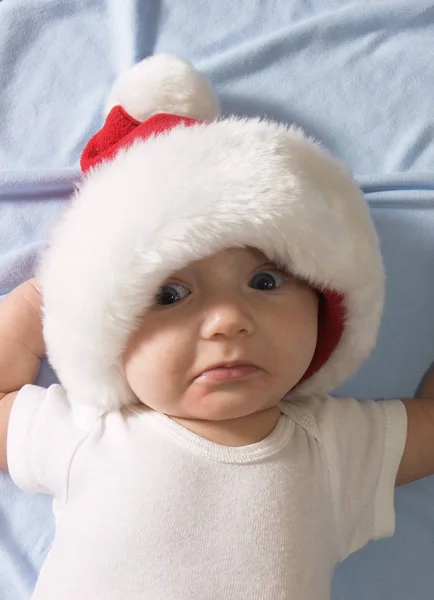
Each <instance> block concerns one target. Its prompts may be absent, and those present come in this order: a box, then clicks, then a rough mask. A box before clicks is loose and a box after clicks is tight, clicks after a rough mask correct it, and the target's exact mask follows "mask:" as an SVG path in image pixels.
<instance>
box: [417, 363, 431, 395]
mask: <svg viewBox="0 0 434 600" xmlns="http://www.w3.org/2000/svg"><path fill="white" fill-rule="evenodd" d="M416 398H434V362H433V363H432V365H431V366H430V368H429V369H428V371H427V372H426V373H425V375H424V376H423V378H422V381H421V382H420V384H419V387H418V389H417V392H416Z"/></svg>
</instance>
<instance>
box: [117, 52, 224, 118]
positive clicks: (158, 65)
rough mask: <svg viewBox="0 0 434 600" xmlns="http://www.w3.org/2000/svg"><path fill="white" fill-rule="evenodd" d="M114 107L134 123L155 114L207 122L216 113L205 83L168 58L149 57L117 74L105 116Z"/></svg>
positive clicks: (186, 66) (215, 101) (187, 67)
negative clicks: (129, 116)
mask: <svg viewBox="0 0 434 600" xmlns="http://www.w3.org/2000/svg"><path fill="white" fill-rule="evenodd" d="M118 104H120V105H121V106H122V107H123V108H124V109H125V110H126V112H127V113H128V114H130V115H131V116H132V117H134V118H135V119H137V120H138V121H145V120H146V119H147V118H149V117H150V116H152V115H154V114H156V113H169V114H176V115H182V116H184V117H192V118H196V119H201V120H204V121H211V120H213V119H215V117H217V116H218V114H219V112H220V107H219V101H218V98H217V96H216V94H215V92H214V91H213V89H212V87H211V85H210V83H209V82H208V81H207V79H206V78H205V77H204V76H203V75H201V74H200V73H198V72H197V71H195V69H194V68H193V66H192V65H191V64H190V63H189V62H187V61H185V60H182V59H181V58H178V57H176V56H172V55H170V54H159V55H156V56H151V57H149V58H146V59H144V60H142V61H141V62H139V63H137V64H136V65H134V66H133V67H132V68H131V69H128V70H127V71H125V72H124V73H121V75H120V76H119V78H118V79H117V81H116V82H115V84H114V86H113V88H112V90H111V93H110V95H109V97H108V100H107V105H106V109H107V113H108V112H109V111H110V110H111V109H112V108H113V106H116V105H118Z"/></svg>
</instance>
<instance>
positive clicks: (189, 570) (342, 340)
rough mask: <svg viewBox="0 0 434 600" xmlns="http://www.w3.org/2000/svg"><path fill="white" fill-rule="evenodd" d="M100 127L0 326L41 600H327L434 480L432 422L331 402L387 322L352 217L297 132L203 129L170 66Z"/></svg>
mask: <svg viewBox="0 0 434 600" xmlns="http://www.w3.org/2000/svg"><path fill="white" fill-rule="evenodd" d="M108 109H109V114H108V116H107V119H106V122H105V125H104V126H103V128H102V129H101V130H100V131H99V132H98V133H97V134H96V135H95V136H94V138H92V140H91V141H90V142H89V144H88V145H87V147H86V148H85V150H84V152H83V155H82V162H81V165H82V169H83V171H84V173H85V176H84V179H83V183H82V184H81V185H80V187H79V189H78V190H77V192H76V194H75V197H74V198H73V200H72V202H71V204H70V206H69V207H68V208H67V210H66V211H65V213H64V215H63V216H62V218H61V220H60V222H59V223H58V224H57V225H56V227H55V228H54V231H53V234H52V239H51V243H50V248H49V249H48V251H47V252H46V254H45V256H44V257H43V258H42V262H41V267H40V270H39V274H38V280H32V281H29V282H26V283H25V284H23V285H22V286H20V287H19V288H17V289H16V290H15V291H14V292H12V293H11V294H10V295H9V296H8V297H7V298H6V299H4V300H3V301H2V303H0V331H1V344H0V389H1V390H2V392H3V393H2V394H0V467H1V468H2V469H3V470H9V473H10V474H11V477H12V478H13V480H14V481H15V482H16V484H17V485H18V486H20V487H21V488H22V489H25V490H32V491H39V492H47V493H50V494H53V495H54V496H55V498H56V517H57V527H56V535H55V539H54V542H53V546H52V548H51V550H50V553H49V555H48V557H47V560H46V562H45V564H44V566H43V569H42V572H41V574H40V578H39V581H38V583H37V586H36V590H35V594H34V598H36V599H40V600H59V599H62V600H87V599H89V600H90V599H91V600H110V599H116V600H123V599H125V600H127V599H128V600H134V599H140V600H144V599H149V600H187V599H188V600H192V599H199V598H200V599H201V600H204V599H210V600H211V599H213V600H223V599H225V598H230V599H231V600H232V599H243V598H245V599H249V600H253V599H255V600H290V599H291V600H324V599H325V598H329V597H330V584H331V577H332V573H333V569H334V567H335V566H336V564H337V563H338V562H340V561H342V560H343V559H344V558H346V557H347V556H348V555H349V554H350V553H352V552H354V551H355V550H357V549H358V548H361V547H362V546H364V545H365V544H366V543H367V542H368V541H370V540H373V539H377V538H380V537H385V536H390V535H392V534H393V531H394V526H395V513H394V501H393V498H394V487H395V485H399V484H402V483H405V482H408V481H412V480H414V479H417V478H419V477H423V476H426V475H429V474H431V473H433V472H434V435H433V434H434V402H433V401H432V400H429V399H417V400H416V399H411V400H406V401H400V400H394V401H383V402H374V401H368V400H366V401H363V402H358V401H356V400H354V399H351V398H341V399H337V398H333V397H332V396H330V395H328V394H329V392H330V391H332V389H333V388H334V387H335V386H336V385H338V384H339V383H340V382H342V381H343V380H344V379H345V378H347V377H348V376H349V375H350V374H352V373H353V372H354V371H355V370H356V369H357V368H358V367H359V366H360V364H361V363H362V362H363V360H365V358H366V357H367V355H368V354H369V352H370V350H371V349H372V347H373V345H374V343H375V339H376V335H377V330H378V325H379V320H380V315H381V310H382V304H383V292H384V290H383V287H384V277H383V269H382V263H381V257H380V253H379V249H378V241H377V238H376V234H375V230H374V227H373V224H372V222H371V219H370V217H369V212H368V210H367V207H366V205H365V202H364V199H363V197H362V195H361V193H360V191H359V190H358V188H357V186H356V185H355V184H354V183H353V181H352V179H351V177H350V175H349V174H348V173H347V171H346V170H345V169H344V168H343V167H342V166H341V165H340V164H339V163H337V162H336V161H335V160H334V159H333V158H331V157H330V156H329V155H328V154H327V153H326V152H325V151H323V150H322V149H321V148H319V147H318V145H317V144H315V143H314V142H313V141H311V140H309V139H307V138H306V137H305V136H304V135H303V134H302V132H300V131H298V130H295V129H293V128H287V127H285V126H283V125H277V124H275V123H271V122H267V121H261V120H258V119H247V120H243V119H237V118H228V119H221V120H213V119H214V118H215V117H216V115H217V112H218V103H217V99H216V97H215V95H214V93H213V92H212V90H211V89H210V87H209V85H208V83H207V82H206V80H205V79H203V78H202V77H201V76H200V75H199V74H198V73H197V72H195V71H194V70H193V69H192V67H191V65H189V64H188V63H185V62H184V61H182V60H180V59H177V58H175V57H169V56H161V57H154V58H152V59H148V60H146V61H143V62H142V63H140V64H138V65H136V66H135V67H133V68H132V69H131V70H130V71H128V72H126V73H125V74H124V75H122V76H121V77H120V79H119V80H118V82H117V83H116V84H115V86H114V89H113V92H112V94H111V97H110V99H109V106H108ZM41 303H42V305H43V308H42V310H41ZM42 328H43V332H42ZM42 333H43V335H42ZM45 351H47V354H48V357H49V359H50V362H51V364H52V366H53V367H54V369H55V370H56V372H57V374H58V377H59V380H60V382H61V385H53V386H51V387H50V388H48V389H43V388H39V387H36V386H34V385H29V384H31V383H33V382H34V381H35V378H36V375H37V372H38V368H39V361H40V359H41V357H42V356H43V355H44V353H45ZM16 390H19V391H16Z"/></svg>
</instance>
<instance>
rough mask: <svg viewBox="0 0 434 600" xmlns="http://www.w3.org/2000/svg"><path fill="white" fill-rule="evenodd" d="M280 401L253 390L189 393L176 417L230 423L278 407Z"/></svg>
mask: <svg viewBox="0 0 434 600" xmlns="http://www.w3.org/2000/svg"><path fill="white" fill-rule="evenodd" d="M277 404H278V400H275V401H274V400H271V399H268V398H266V397H265V396H264V394H263V393H258V391H257V392H256V393H255V392H254V391H252V390H226V389H215V390H212V391H207V392H205V391H204V390H200V391H197V390H195V391H194V392H193V393H191V392H190V393H189V394H187V395H186V397H184V398H183V401H182V402H181V405H180V406H179V409H181V410H179V411H177V412H179V413H182V414H177V415H174V416H177V417H180V418H187V419H198V420H204V421H228V420H232V419H240V418H242V417H247V416H249V415H252V414H254V413H258V412H261V411H262V410H266V409H268V408H271V407H272V406H276V405H277Z"/></svg>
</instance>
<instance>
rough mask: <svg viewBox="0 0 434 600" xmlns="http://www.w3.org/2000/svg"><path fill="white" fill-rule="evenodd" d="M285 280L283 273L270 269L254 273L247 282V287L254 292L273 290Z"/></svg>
mask: <svg viewBox="0 0 434 600" xmlns="http://www.w3.org/2000/svg"><path fill="white" fill-rule="evenodd" d="M286 280H287V276H286V274H285V273H284V271H280V270H279V269H270V270H267V271H261V272H260V273H256V275H254V276H253V277H252V278H251V280H250V281H249V286H250V287H251V288H254V289H255V290H265V291H268V290H275V289H276V288H278V287H280V286H281V285H282V284H283V283H285V281H286Z"/></svg>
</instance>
